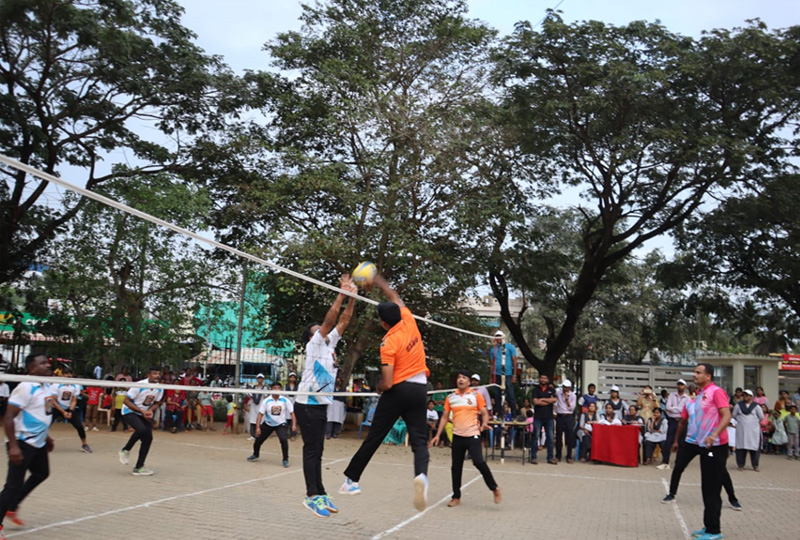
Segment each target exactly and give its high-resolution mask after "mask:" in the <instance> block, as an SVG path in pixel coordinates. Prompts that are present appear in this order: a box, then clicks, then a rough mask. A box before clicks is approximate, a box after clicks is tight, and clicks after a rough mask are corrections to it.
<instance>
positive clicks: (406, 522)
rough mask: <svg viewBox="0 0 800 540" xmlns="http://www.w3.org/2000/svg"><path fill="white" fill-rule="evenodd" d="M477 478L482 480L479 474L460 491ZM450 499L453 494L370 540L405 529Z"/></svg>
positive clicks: (377, 539) (376, 539) (462, 487)
mask: <svg viewBox="0 0 800 540" xmlns="http://www.w3.org/2000/svg"><path fill="white" fill-rule="evenodd" d="M479 478H482V476H481V475H480V474H479V475H478V476H476V477H475V478H473V479H472V480H470V481H469V482H467V483H466V484H464V485H463V486H461V489H466V488H467V487H469V486H470V484H472V483H474V482H475V481H476V480H478V479H479ZM452 497H453V493H452V492H451V493H450V494H449V495H446V496H445V497H444V498H442V499H441V500H439V502H437V503H436V504H434V505H432V506H429V507H427V508H426V509H425V510H423V511H422V512H417V513H416V514H414V515H413V516H411V517H410V518H408V519H407V520H405V521H401V522H400V523H398V524H397V525H395V526H394V527H392V528H391V529H387V530H385V531H383V532H382V533H378V534H376V535H375V536H373V537H372V540H379V539H380V538H385V537H387V536H389V535H390V534H392V533H394V532H397V531H399V530H400V529H402V528H403V527H405V526H406V525H408V524H409V523H411V522H412V521H415V520H417V519H419V518H421V517H422V516H424V515H425V514H426V513H427V512H428V511H429V510H432V509H434V508H436V507H437V506H439V505H440V504H442V503H443V502H445V501H447V500H449V499H451V498H452Z"/></svg>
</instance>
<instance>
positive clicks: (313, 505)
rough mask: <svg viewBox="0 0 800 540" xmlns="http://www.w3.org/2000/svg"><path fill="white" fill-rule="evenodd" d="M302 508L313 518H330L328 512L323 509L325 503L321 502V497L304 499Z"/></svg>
mask: <svg viewBox="0 0 800 540" xmlns="http://www.w3.org/2000/svg"><path fill="white" fill-rule="evenodd" d="M303 506H305V507H306V508H308V509H309V510H311V511H312V512H313V513H314V515H315V516H317V517H321V518H326V517H330V515H331V513H330V511H329V510H328V509H327V508H325V502H324V501H323V500H322V497H319V496H317V497H306V498H305V500H304V501H303Z"/></svg>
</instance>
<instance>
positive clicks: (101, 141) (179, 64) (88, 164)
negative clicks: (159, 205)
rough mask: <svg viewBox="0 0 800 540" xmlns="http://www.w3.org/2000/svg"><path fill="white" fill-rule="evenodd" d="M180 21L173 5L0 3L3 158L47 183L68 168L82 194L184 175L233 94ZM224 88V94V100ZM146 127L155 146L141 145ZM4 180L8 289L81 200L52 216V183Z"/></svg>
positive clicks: (161, 1) (3, 170) (2, 234)
mask: <svg viewBox="0 0 800 540" xmlns="http://www.w3.org/2000/svg"><path fill="white" fill-rule="evenodd" d="M182 12H183V10H182V8H181V7H179V5H178V4H177V3H175V2H173V1H172V0H127V1H126V0H121V1H114V2H107V1H100V0H88V1H78V0H14V1H7V2H2V3H0V87H2V90H0V152H1V153H3V154H6V155H8V156H10V157H12V158H15V159H17V160H19V161H21V162H22V163H25V164H28V165H31V166H34V167H36V168H38V169H40V170H42V171H45V172H47V173H50V174H58V173H60V172H63V171H64V170H66V169H65V168H66V167H69V169H68V170H69V174H70V177H71V179H73V181H75V183H81V181H82V183H83V184H84V185H85V187H86V188H88V189H95V188H96V187H98V186H100V185H101V184H102V183H104V182H107V181H109V180H111V179H115V178H133V177H137V176H140V175H143V174H154V173H157V172H159V171H164V170H170V169H171V170H178V169H180V168H181V165H183V164H184V163H183V158H182V152H183V150H184V146H185V145H186V143H187V142H188V141H187V138H190V136H191V135H192V134H193V133H196V132H198V131H201V130H208V129H214V128H215V126H219V122H221V121H222V117H221V113H222V112H225V111H226V110H227V109H226V107H225V103H226V102H228V101H231V102H232V101H235V99H234V97H233V96H235V95H236V92H235V91H234V89H235V85H236V80H235V78H234V77H232V76H231V75H230V74H229V73H228V72H227V71H226V70H225V69H223V67H222V64H221V63H220V61H219V60H218V59H217V58H214V57H210V56H206V55H205V54H203V52H202V50H201V49H199V48H198V47H197V46H196V45H195V44H194V43H193V42H192V39H193V38H194V35H193V34H192V33H191V32H190V31H189V30H187V29H186V28H184V27H183V26H182V25H181V24H180V16H181V14H182ZM221 89H227V90H228V91H231V97H230V98H226V99H221V97H222V93H221V92H220V90H221ZM226 100H227V101H226ZM237 106H238V104H232V105H231V107H233V108H234V109H235V108H236V107H237ZM144 126H146V127H148V128H155V130H156V131H158V132H160V136H161V137H162V141H159V142H153V141H152V140H148V139H147V138H145V137H143V136H142V135H141V133H143V132H145V133H146V132H148V131H150V130H147V129H142V128H143V127H144ZM150 132H152V131H150ZM167 136H169V137H170V138H171V139H172V141H171V146H172V148H168V147H167V146H165V145H164V144H163V143H164V142H166V141H167ZM119 150H123V151H125V152H126V153H127V155H126V157H125V161H126V162H127V163H132V165H130V166H126V167H115V168H114V167H107V169H108V170H106V168H104V167H103V165H102V163H101V162H102V161H103V160H104V159H106V160H108V159H112V160H113V159H116V158H114V157H112V153H113V152H115V151H119ZM77 171H81V172H80V173H78V172H77ZM0 175H2V177H3V181H2V182H0V283H4V282H8V281H10V280H13V279H16V278H18V277H19V276H20V275H21V274H22V273H23V272H24V271H25V270H27V269H28V268H29V267H30V266H31V264H32V263H34V262H35V261H36V257H37V256H38V255H39V254H40V253H42V250H43V249H45V248H46V244H47V242H49V241H50V240H51V239H52V238H53V236H54V235H55V233H56V231H57V230H59V228H61V227H62V226H64V225H65V224H66V223H67V222H68V221H69V220H70V219H72V218H73V217H75V216H76V215H77V214H78V212H79V211H80V209H81V208H82V207H83V206H84V205H85V204H86V201H85V200H72V204H71V205H70V206H67V207H64V208H59V207H58V206H57V205H56V206H55V207H51V206H48V205H47V204H46V203H45V204H42V202H43V200H42V198H43V196H45V195H46V194H47V190H48V182H45V181H42V180H39V179H37V178H34V177H31V176H29V175H27V174H25V173H24V172H22V171H19V170H16V169H13V168H10V167H5V166H4V167H0ZM78 176H80V178H78Z"/></svg>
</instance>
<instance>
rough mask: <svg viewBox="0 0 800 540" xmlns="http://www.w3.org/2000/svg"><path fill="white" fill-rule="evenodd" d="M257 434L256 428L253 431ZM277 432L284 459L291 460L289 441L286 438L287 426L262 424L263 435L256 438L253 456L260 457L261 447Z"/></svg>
mask: <svg viewBox="0 0 800 540" xmlns="http://www.w3.org/2000/svg"><path fill="white" fill-rule="evenodd" d="M253 432H254V433H255V428H254V429H253ZM273 432H275V433H277V434H278V440H279V441H280V443H281V452H283V459H284V460H288V459H289V440H288V439H287V438H286V424H281V425H279V426H270V425H269V424H267V423H266V422H262V423H261V435H260V436H258V437H257V438H256V442H254V443H253V455H254V456H256V457H258V456H259V455H260V452H261V445H262V444H264V441H266V440H267V439H268V438H269V436H270V435H272V433H273Z"/></svg>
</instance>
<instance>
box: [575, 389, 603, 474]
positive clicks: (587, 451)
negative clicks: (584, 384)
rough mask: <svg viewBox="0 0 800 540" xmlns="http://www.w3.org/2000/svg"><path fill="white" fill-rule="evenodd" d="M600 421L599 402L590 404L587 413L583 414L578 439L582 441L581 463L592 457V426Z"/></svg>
mask: <svg viewBox="0 0 800 540" xmlns="http://www.w3.org/2000/svg"><path fill="white" fill-rule="evenodd" d="M599 421H600V419H599V417H598V415H597V402H596V401H593V402H590V403H589V406H588V409H587V411H586V412H585V413H581V420H580V429H579V430H578V438H580V440H581V461H586V460H587V459H589V458H590V457H591V455H592V425H594V424H596V423H597V422H599Z"/></svg>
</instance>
